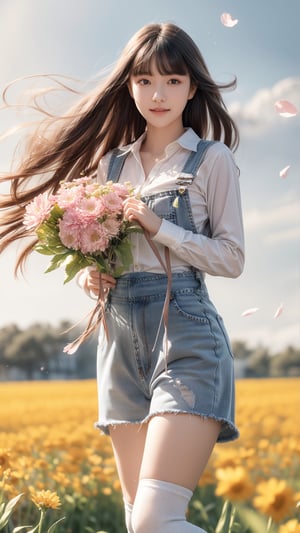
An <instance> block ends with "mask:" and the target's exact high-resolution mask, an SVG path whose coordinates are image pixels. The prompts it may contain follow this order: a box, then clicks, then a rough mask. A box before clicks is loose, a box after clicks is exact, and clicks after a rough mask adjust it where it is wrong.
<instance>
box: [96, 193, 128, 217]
mask: <svg viewBox="0 0 300 533" xmlns="http://www.w3.org/2000/svg"><path fill="white" fill-rule="evenodd" d="M101 200H102V202H103V206H104V208H105V210H107V212H108V213H111V214H112V213H121V211H122V204H123V201H122V199H121V198H120V196H118V195H117V194H116V193H115V192H109V193H108V194H105V195H104V196H101Z"/></svg>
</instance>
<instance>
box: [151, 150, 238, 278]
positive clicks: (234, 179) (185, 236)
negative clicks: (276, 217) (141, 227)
mask: <svg viewBox="0 0 300 533" xmlns="http://www.w3.org/2000/svg"><path fill="white" fill-rule="evenodd" d="M216 150H217V151H216ZM200 168H201V174H200V175H198V176H196V178H195V181H196V185H197V180H201V184H200V187H201V194H202V197H203V198H204V201H205V204H206V212H207V219H208V221H209V225H210V230H211V234H210V235H209V236H207V235H204V234H201V232H200V233H197V234H196V233H193V232H191V231H186V230H185V229H183V228H181V227H178V226H177V225H175V224H172V223H171V222H169V221H167V220H163V221H162V224H161V227H160V229H159V231H158V233H157V234H156V235H155V236H154V237H153V240H154V241H155V242H157V243H160V244H163V245H165V246H168V247H169V248H170V250H172V252H173V253H174V254H176V256H177V257H179V258H180V259H182V260H183V261H185V262H187V263H189V264H190V265H192V266H193V267H195V268H197V269H199V270H201V271H203V272H206V273H208V274H210V275H213V276H224V277H232V278H235V277H238V276H239V275H240V274H241V272H242V270H243V266H244V232H243V220H242V210H241V196H240V187H239V176H238V171H237V167H236V164H235V162H234V159H233V156H232V154H231V152H230V150H228V149H227V148H226V147H225V146H224V145H222V144H221V143H217V146H216V148H215V147H212V148H211V149H209V152H208V154H207V158H206V160H205V162H204V163H203V165H202V166H201V167H200ZM204 176H205V178H204ZM204 180H205V183H204Z"/></svg>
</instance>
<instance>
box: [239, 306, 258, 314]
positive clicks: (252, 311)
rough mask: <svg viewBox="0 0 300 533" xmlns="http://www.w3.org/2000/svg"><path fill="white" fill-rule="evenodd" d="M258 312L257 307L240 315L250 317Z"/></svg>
mask: <svg viewBox="0 0 300 533" xmlns="http://www.w3.org/2000/svg"><path fill="white" fill-rule="evenodd" d="M258 310H259V307H251V308H250V309H246V311H244V312H243V313H242V316H250V315H253V314H254V313H256V311H258Z"/></svg>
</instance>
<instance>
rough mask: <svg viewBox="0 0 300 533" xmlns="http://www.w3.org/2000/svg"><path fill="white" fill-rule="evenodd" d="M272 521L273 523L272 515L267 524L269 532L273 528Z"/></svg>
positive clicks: (268, 532)
mask: <svg viewBox="0 0 300 533" xmlns="http://www.w3.org/2000/svg"><path fill="white" fill-rule="evenodd" d="M272 523H273V521H272V517H271V516H270V517H269V520H268V525H267V533H270V531H271V528H272Z"/></svg>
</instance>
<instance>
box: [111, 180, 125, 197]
mask: <svg viewBox="0 0 300 533" xmlns="http://www.w3.org/2000/svg"><path fill="white" fill-rule="evenodd" d="M113 188H114V192H115V193H116V194H117V195H118V196H120V197H121V198H122V199H124V198H126V197H127V196H128V192H129V190H128V187H126V185H123V183H114V184H113Z"/></svg>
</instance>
